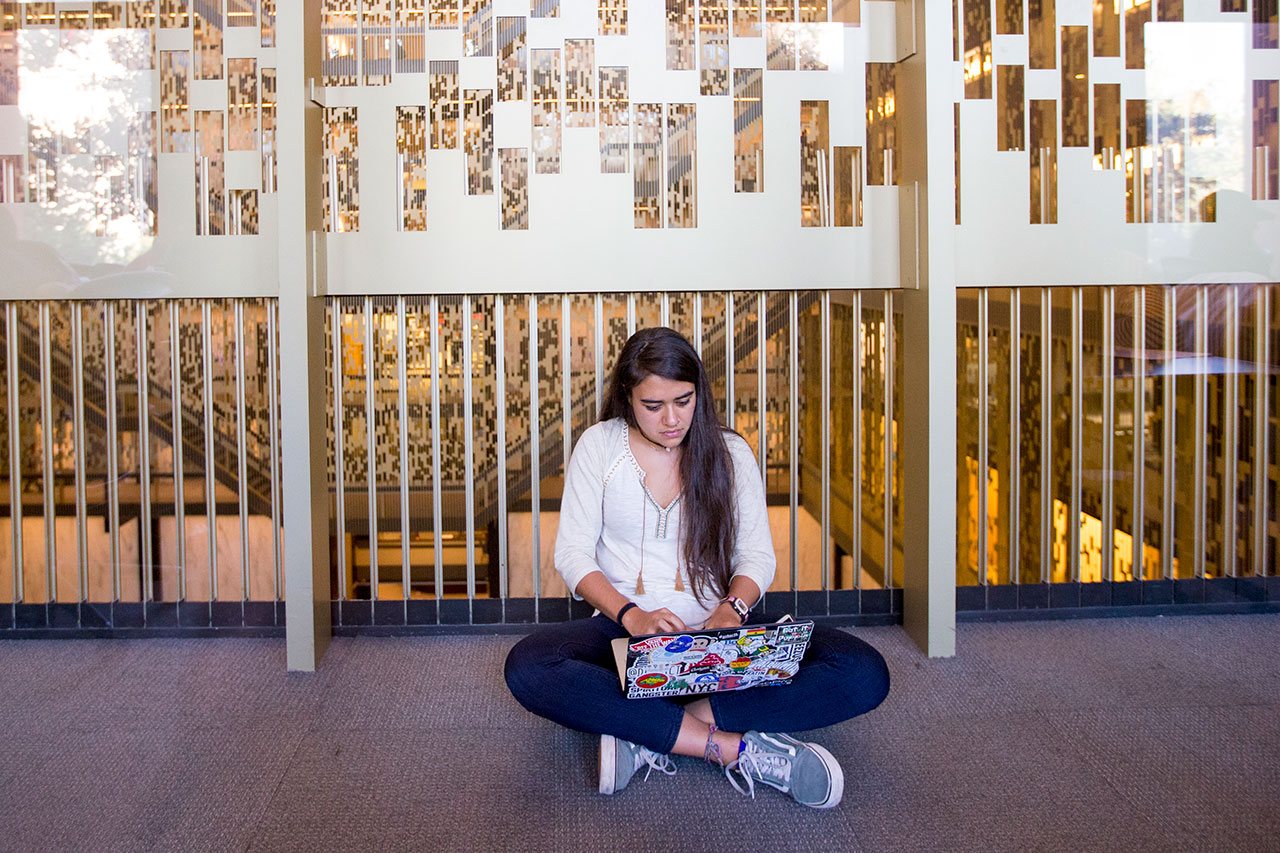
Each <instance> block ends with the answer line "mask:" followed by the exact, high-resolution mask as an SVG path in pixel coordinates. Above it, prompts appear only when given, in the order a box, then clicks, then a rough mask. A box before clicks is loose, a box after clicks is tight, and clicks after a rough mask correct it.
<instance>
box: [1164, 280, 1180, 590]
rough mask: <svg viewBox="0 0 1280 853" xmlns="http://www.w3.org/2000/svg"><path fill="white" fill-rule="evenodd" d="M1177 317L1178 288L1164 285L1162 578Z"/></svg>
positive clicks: (1169, 510)
mask: <svg viewBox="0 0 1280 853" xmlns="http://www.w3.org/2000/svg"><path fill="white" fill-rule="evenodd" d="M1177 319H1178V288H1176V287H1166V288H1164V329H1163V333H1164V367H1163V374H1162V375H1163V376H1164V381H1163V383H1162V388H1161V391H1162V396H1163V398H1164V399H1163V401H1162V408H1163V412H1162V414H1161V419H1162V420H1163V421H1164V424H1163V426H1164V436H1163V437H1164V446H1163V448H1162V451H1163V452H1162V454H1161V455H1162V457H1163V458H1162V459H1161V461H1160V464H1161V472H1160V480H1161V504H1160V513H1161V515H1162V516H1163V522H1162V523H1161V525H1160V533H1161V535H1160V563H1161V568H1160V574H1161V577H1165V578H1172V577H1173V549H1174V538H1173V537H1174V530H1175V527H1174V525H1175V522H1176V521H1177V518H1176V517H1175V515H1174V506H1175V504H1174V494H1175V493H1174V485H1175V484H1174V472H1175V471H1176V470H1177V467H1176V465H1175V464H1174V463H1175V458H1174V453H1175V452H1176V451H1177V447H1178V445H1177V444H1176V442H1175V438H1176V432H1177V423H1178V419H1177V418H1175V417H1174V416H1173V415H1174V412H1173V407H1174V405H1175V402H1176V400H1177V397H1176V394H1175V391H1176V390H1177V389H1176V387H1175V385H1176V382H1177V378H1178V377H1177V371H1176V370H1174V355H1175V353H1176V347H1177V343H1178V342H1177V338H1176V329H1177Z"/></svg>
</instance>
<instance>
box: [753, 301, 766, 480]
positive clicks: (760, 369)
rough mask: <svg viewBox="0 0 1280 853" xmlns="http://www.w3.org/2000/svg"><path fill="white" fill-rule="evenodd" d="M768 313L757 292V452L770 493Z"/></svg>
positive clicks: (761, 470) (761, 471)
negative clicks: (767, 365)
mask: <svg viewBox="0 0 1280 853" xmlns="http://www.w3.org/2000/svg"><path fill="white" fill-rule="evenodd" d="M768 336H769V329H768V314H767V312H766V305H765V293H764V291H763V290H761V291H759V292H758V293H757V294H756V418H757V421H756V423H757V425H758V426H759V439H758V440H757V441H756V444H758V445H759V447H757V448H756V453H757V454H759V456H760V476H761V477H763V478H764V490H765V494H766V495H767V494H768V493H769V433H768V429H767V428H766V426H765V421H766V415H767V414H768V411H769V407H768V404H767V402H766V399H765V377H766V376H767V373H766V365H765V362H764V353H765V344H766V342H767V340H768Z"/></svg>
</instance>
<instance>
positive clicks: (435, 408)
mask: <svg viewBox="0 0 1280 853" xmlns="http://www.w3.org/2000/svg"><path fill="white" fill-rule="evenodd" d="M430 319H431V471H432V476H431V525H432V526H431V541H432V544H433V555H432V556H433V559H434V561H435V565H434V567H433V568H434V570H435V593H436V620H437V621H439V619H440V604H439V602H440V600H441V599H442V598H444V542H443V540H442V539H441V536H442V531H441V529H440V527H441V521H442V519H441V515H442V514H443V512H444V510H443V504H444V501H443V499H442V496H441V494H440V476H441V474H440V298H439V297H438V296H435V295H434V294H433V295H432V297H431V318H430Z"/></svg>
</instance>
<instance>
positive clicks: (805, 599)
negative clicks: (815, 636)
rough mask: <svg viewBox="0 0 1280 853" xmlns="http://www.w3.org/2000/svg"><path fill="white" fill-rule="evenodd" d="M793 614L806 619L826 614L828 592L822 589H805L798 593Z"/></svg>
mask: <svg viewBox="0 0 1280 853" xmlns="http://www.w3.org/2000/svg"><path fill="white" fill-rule="evenodd" d="M792 615H793V616H796V617H797V618H800V617H803V618H805V619H807V618H809V617H810V616H826V615H827V594H826V593H825V592H823V591H822V590H805V591H804V592H798V593H796V612H795V613H793V614H792Z"/></svg>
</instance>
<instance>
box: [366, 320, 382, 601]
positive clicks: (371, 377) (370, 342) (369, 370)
mask: <svg viewBox="0 0 1280 853" xmlns="http://www.w3.org/2000/svg"><path fill="white" fill-rule="evenodd" d="M363 307H364V435H365V458H366V459H367V460H368V462H367V463H366V465H365V471H366V474H365V478H366V480H368V483H369V526H368V535H369V598H370V600H372V601H377V600H378V584H379V582H380V581H381V577H380V576H379V572H378V428H377V427H376V426H375V425H374V415H375V406H374V390H375V389H374V386H375V385H377V383H378V377H377V375H376V374H375V373H374V371H375V370H376V369H377V361H376V357H375V355H374V351H375V350H376V349H377V348H378V339H377V338H376V337H375V335H376V334H377V333H378V330H377V329H376V328H375V327H374V323H373V297H371V296H366V297H364V306H363ZM379 325H380V324H379Z"/></svg>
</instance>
